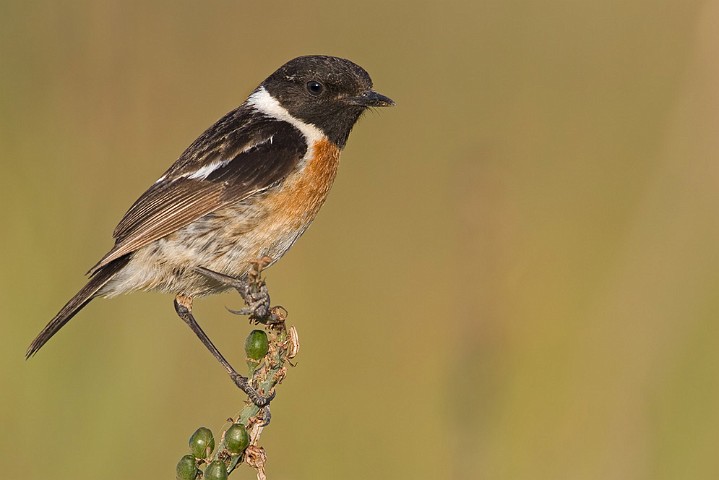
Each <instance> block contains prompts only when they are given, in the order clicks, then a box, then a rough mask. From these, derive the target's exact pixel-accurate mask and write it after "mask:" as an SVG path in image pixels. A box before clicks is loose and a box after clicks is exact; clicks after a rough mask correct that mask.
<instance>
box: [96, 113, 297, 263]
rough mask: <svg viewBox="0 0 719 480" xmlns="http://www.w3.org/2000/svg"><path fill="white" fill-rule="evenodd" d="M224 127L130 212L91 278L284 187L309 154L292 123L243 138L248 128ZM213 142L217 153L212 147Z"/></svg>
mask: <svg viewBox="0 0 719 480" xmlns="http://www.w3.org/2000/svg"><path fill="white" fill-rule="evenodd" d="M228 115H229V114H228ZM223 121H225V119H222V120H220V122H218V123H217V124H216V125H215V126H213V127H211V128H210V130H208V131H207V132H205V134H203V136H201V137H200V138H199V139H198V140H197V141H196V142H195V143H193V145H191V146H190V148H188V150H187V151H185V153H184V154H183V155H182V156H181V157H180V159H179V160H178V161H177V162H176V163H175V164H174V165H173V166H172V167H170V169H169V170H168V172H167V173H166V174H165V176H163V177H162V179H161V180H159V181H158V182H157V183H155V184H154V185H153V186H152V187H150V188H149V189H148V190H147V192H145V193H144V194H143V195H142V196H141V197H140V198H139V199H138V200H137V201H136V202H135V204H134V205H133V206H132V207H130V209H129V210H128V211H127V213H126V214H125V216H124V217H123V218H122V220H120V223H119V224H118V225H117V228H116V229H115V232H114V233H113V236H114V237H115V239H116V242H115V246H114V247H113V249H112V250H110V252H108V254H107V255H105V256H104V257H103V258H102V259H101V260H100V261H99V262H98V263H97V265H95V266H94V267H92V269H91V270H90V272H89V273H90V275H93V274H94V273H95V272H97V270H98V269H99V268H101V267H103V266H104V265H107V264H108V263H110V262H111V261H113V260H115V259H117V258H120V257H122V256H124V255H128V254H130V253H132V252H134V251H136V250H138V249H140V248H142V247H144V246H145V245H148V244H149V243H151V242H153V241H155V240H158V239H160V238H162V237H164V236H166V235H169V234H171V233H173V232H175V231H177V230H178V229H180V228H182V227H184V226H186V225H188V224H190V223H192V222H193V221H195V220H197V219H199V218H200V217H202V216H204V215H207V214H208V213H210V212H213V211H215V210H217V209H219V208H222V207H224V206H226V205H229V204H231V203H235V202H238V201H242V200H244V199H246V198H248V197H250V196H252V195H255V194H257V193H258V192H261V191H264V190H266V189H267V188H270V187H272V186H274V185H277V184H279V183H281V182H282V180H284V178H286V177H287V175H289V174H290V172H291V171H292V170H293V169H294V168H295V166H296V165H297V164H298V163H299V161H300V160H301V159H302V157H303V156H304V154H305V152H306V150H307V145H306V143H305V138H304V136H303V135H302V134H301V133H300V132H299V131H298V130H297V129H295V128H294V127H292V126H291V125H290V124H288V123H286V122H282V121H277V120H273V119H267V118H264V119H261V120H258V121H255V122H253V123H252V124H251V125H252V131H251V132H243V130H246V129H247V124H246V123H243V124H242V127H245V128H239V129H238V130H236V131H234V132H230V135H228V134H227V133H226V132H222V131H221V130H220V129H219V128H218V125H221V122H223ZM213 129H214V133H215V134H214V135H213V134H212V133H213ZM250 133H251V134H250ZM215 139H217V140H215ZM213 141H215V143H217V145H216V146H215V147H214V148H213V147H212V145H208V144H211V143H212V142H213ZM228 143H229V144H230V145H228ZM198 151H201V152H202V155H201V157H202V158H198V153H197V152H198ZM230 152H232V153H230ZM213 164H215V165H217V166H216V168H214V170H212V169H209V170H208V172H209V173H208V174H207V175H206V176H204V178H202V177H203V176H202V175H195V176H196V177H197V178H191V177H192V176H193V173H195V172H197V171H198V170H199V168H201V167H207V166H209V165H213Z"/></svg>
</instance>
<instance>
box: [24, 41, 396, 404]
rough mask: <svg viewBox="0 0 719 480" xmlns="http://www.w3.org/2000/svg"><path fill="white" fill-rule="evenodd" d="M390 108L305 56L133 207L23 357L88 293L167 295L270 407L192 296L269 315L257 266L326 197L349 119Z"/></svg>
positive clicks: (353, 69) (365, 79) (338, 68)
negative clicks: (210, 332)
mask: <svg viewBox="0 0 719 480" xmlns="http://www.w3.org/2000/svg"><path fill="white" fill-rule="evenodd" d="M393 105H395V102H394V101H393V100H391V99H390V98H388V97H386V96H384V95H382V94H380V93H378V92H376V91H375V90H373V84H372V80H371V78H370V76H369V74H368V73H367V71H366V70H364V69H363V68H362V67H360V66H359V65H357V64H355V63H353V62H352V61H350V60H347V59H344V58H339V57H333V56H326V55H308V56H301V57H297V58H294V59H292V60H290V61H288V62H287V63H285V64H284V65H282V66H281V67H280V68H278V69H277V70H276V71H275V72H274V73H272V74H271V75H270V76H269V77H267V78H266V79H265V80H264V81H263V82H262V83H261V84H260V85H259V86H258V87H257V88H256V89H255V90H254V91H252V93H251V94H250V95H249V96H248V97H247V99H246V100H245V102H244V103H242V104H241V105H240V106H239V107H237V108H235V109H234V110H232V111H230V112H229V113H227V114H226V115H225V116H223V117H222V118H220V119H219V120H218V121H217V122H216V123H214V124H213V125H212V126H210V127H209V128H208V129H207V130H205V132H204V133H202V134H201V135H200V136H199V137H198V138H197V139H196V140H195V141H194V142H193V143H192V144H191V145H190V146H189V147H187V149H186V150H185V151H184V152H183V153H182V154H181V155H180V157H179V158H178V159H177V161H175V162H174V163H173V164H172V165H171V166H170V168H168V169H167V171H165V173H164V174H163V175H161V176H160V178H159V179H158V180H157V181H156V182H155V183H154V184H152V186H150V187H149V188H148V189H147V191H145V193H143V194H142V195H141V196H140V197H139V198H138V199H137V201H135V203H134V204H133V205H132V206H131V207H130V208H129V210H128V211H127V212H126V213H125V215H124V216H123V217H122V219H121V220H120V222H119V223H118V225H117V227H116V228H115V230H114V232H113V237H114V240H115V244H114V246H113V247H112V249H111V250H110V251H109V252H108V253H107V254H106V255H105V256H104V257H102V258H101V259H100V261H99V262H97V264H95V266H93V267H92V268H91V269H90V271H89V272H88V275H89V281H88V282H87V284H86V285H85V286H84V287H82V289H80V291H79V292H77V294H75V296H73V297H72V298H71V299H70V300H69V301H68V302H67V303H66V304H65V306H63V307H62V308H61V309H60V311H59V312H58V313H57V314H56V315H55V317H54V318H52V320H51V321H50V322H49V323H48V324H47V326H45V328H43V329H42V331H41V332H40V333H39V334H38V335H37V337H36V338H35V339H34V340H33V341H32V343H31V344H30V346H29V347H28V349H27V352H26V358H30V357H31V356H33V355H35V354H36V353H37V351H38V350H39V349H40V348H41V347H42V346H43V345H45V343H47V341H48V340H50V338H51V337H52V336H53V335H55V334H56V333H57V332H58V331H59V330H60V329H61V328H62V327H63V326H64V325H66V324H67V322H69V321H70V320H71V319H72V318H73V317H74V316H75V315H76V314H77V313H78V312H79V311H80V310H82V308H84V307H85V306H86V305H87V304H88V303H89V302H90V301H91V300H93V299H94V298H97V297H104V298H110V297H114V296H117V295H120V294H125V293H130V292H133V291H159V292H163V293H171V294H173V295H175V298H174V306H175V310H176V312H177V314H178V315H179V316H180V318H181V319H182V320H183V321H185V323H187V324H188V325H189V326H190V328H191V329H192V330H193V332H195V334H196V335H197V336H198V337H199V338H200V340H201V341H202V342H203V344H204V345H205V346H206V347H207V348H208V349H209V350H210V352H211V353H212V354H213V355H214V356H215V358H216V359H217V360H218V361H219V362H220V363H221V364H222V365H223V366H224V367H225V369H226V370H227V372H228V373H229V375H230V377H231V378H232V380H233V381H234V382H235V384H237V386H238V387H240V388H241V389H242V390H243V391H245V393H247V395H248V396H249V398H250V399H251V400H252V401H253V402H254V403H255V404H257V405H258V406H263V405H267V404H268V403H269V401H270V400H271V399H272V396H273V395H262V394H260V393H259V392H257V391H256V390H255V389H254V388H253V387H252V386H251V385H250V384H249V381H248V379H247V378H246V377H244V376H242V375H240V374H239V373H237V371H236V370H235V369H234V368H233V367H232V366H231V365H230V364H229V362H228V361H227V360H226V359H225V358H224V356H223V355H222V354H221V353H220V352H219V351H218V350H217V348H215V346H214V345H213V344H212V342H211V341H210V339H209V338H208V337H207V335H206V334H205V333H204V332H203V331H202V329H201V328H200V326H199V324H198V323H197V321H196V320H195V318H194V316H193V314H192V304H193V299H194V298H198V297H203V296H206V295H211V294H217V293H221V292H224V291H226V290H228V289H231V288H236V289H237V290H238V291H239V292H240V293H241V294H242V296H243V298H244V299H245V301H246V302H247V303H248V304H249V305H250V308H249V309H245V310H243V311H241V313H250V314H253V315H255V318H260V319H262V318H264V319H269V318H270V317H271V313H270V309H269V308H268V307H269V294H268V293H267V291H266V288H265V289H264V290H263V289H260V291H259V292H258V291H257V289H256V288H252V285H251V276H252V272H253V265H255V268H256V267H257V265H258V264H260V266H261V268H268V267H269V266H271V265H272V264H274V263H275V262H277V261H278V260H279V259H280V258H281V257H282V256H283V255H284V254H285V253H286V252H287V250H288V249H289V248H290V247H291V246H292V245H293V244H294V243H295V241H296V240H297V239H298V238H299V237H300V236H301V235H302V234H303V233H304V232H305V230H306V229H307V228H308V227H309V225H310V224H311V223H312V221H313V220H314V218H315V216H316V215H317V213H318V211H319V209H320V207H321V206H322V205H323V204H324V202H325V199H326V198H327V195H328V193H329V191H330V188H331V186H332V184H333V182H334V179H335V176H336V174H337V169H338V166H339V159H340V153H341V151H342V150H343V149H344V147H345V145H346V144H347V140H348V137H349V135H350V132H351V130H352V128H353V127H354V125H355V123H356V122H357V121H358V120H359V118H360V117H361V116H362V114H363V113H364V112H366V111H367V110H368V109H371V108H374V107H388V106H393Z"/></svg>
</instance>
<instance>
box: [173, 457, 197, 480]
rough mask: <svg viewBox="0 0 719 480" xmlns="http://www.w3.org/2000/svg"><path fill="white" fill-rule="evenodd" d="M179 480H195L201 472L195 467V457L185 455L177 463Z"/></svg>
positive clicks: (176, 476) (177, 477)
mask: <svg viewBox="0 0 719 480" xmlns="http://www.w3.org/2000/svg"><path fill="white" fill-rule="evenodd" d="M175 471H176V475H175V478H176V479H177V480H195V478H196V477H197V474H198V473H199V472H200V471H199V470H198V469H197V466H196V465H195V457H193V456H192V455H185V456H184V457H182V458H181V459H180V461H179V462H177V468H176V469H175Z"/></svg>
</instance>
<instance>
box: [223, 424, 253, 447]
mask: <svg viewBox="0 0 719 480" xmlns="http://www.w3.org/2000/svg"><path fill="white" fill-rule="evenodd" d="M249 444H250V436H249V435H248V434H247V430H246V429H245V426H244V425H242V424H239V423H236V424H234V425H232V426H231V427H230V428H228V429H227V431H226V432H225V447H227V451H228V452H230V453H232V454H234V455H237V454H238V453H242V452H244V451H245V449H246V448H247V446H248V445H249Z"/></svg>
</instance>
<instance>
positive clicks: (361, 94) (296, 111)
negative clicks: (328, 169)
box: [261, 55, 394, 147]
mask: <svg viewBox="0 0 719 480" xmlns="http://www.w3.org/2000/svg"><path fill="white" fill-rule="evenodd" d="M261 86H262V87H264V88H265V89H266V90H267V91H268V92H269V93H270V95H272V96H273V97H274V98H276V99H277V100H278V101H279V103H280V105H281V106H282V107H284V108H285V109H286V110H287V111H288V112H289V113H290V115H292V116H293V117H295V118H298V119H300V120H302V121H303V122H306V123H311V124H313V125H315V126H316V127H318V128H319V129H320V130H322V131H323V132H324V133H325V134H326V135H327V136H328V137H329V139H330V140H332V141H333V142H334V143H336V144H337V145H338V146H340V147H344V145H345V143H347V137H348V136H349V134H350V131H351V130H352V127H353V126H354V124H355V122H357V120H358V119H359V117H360V115H362V112H364V111H365V110H366V109H367V108H370V107H387V106H391V105H394V102H393V101H392V100H390V99H389V98H387V97H385V96H384V95H380V94H379V93H377V92H375V91H373V90H372V79H371V78H370V77H369V74H368V73H367V72H366V71H365V70H364V69H363V68H362V67H360V66H359V65H357V64H355V63H352V62H350V61H349V60H345V59H344V58H337V57H327V56H322V55H311V56H306V57H298V58H295V59H294V60H290V61H289V62H287V63H285V64H284V65H282V66H281V67H280V68H279V69H278V70H277V71H276V72H275V73H273V74H272V75H270V76H269V77H268V78H267V79H266V80H265V81H264V82H262V85H261Z"/></svg>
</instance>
